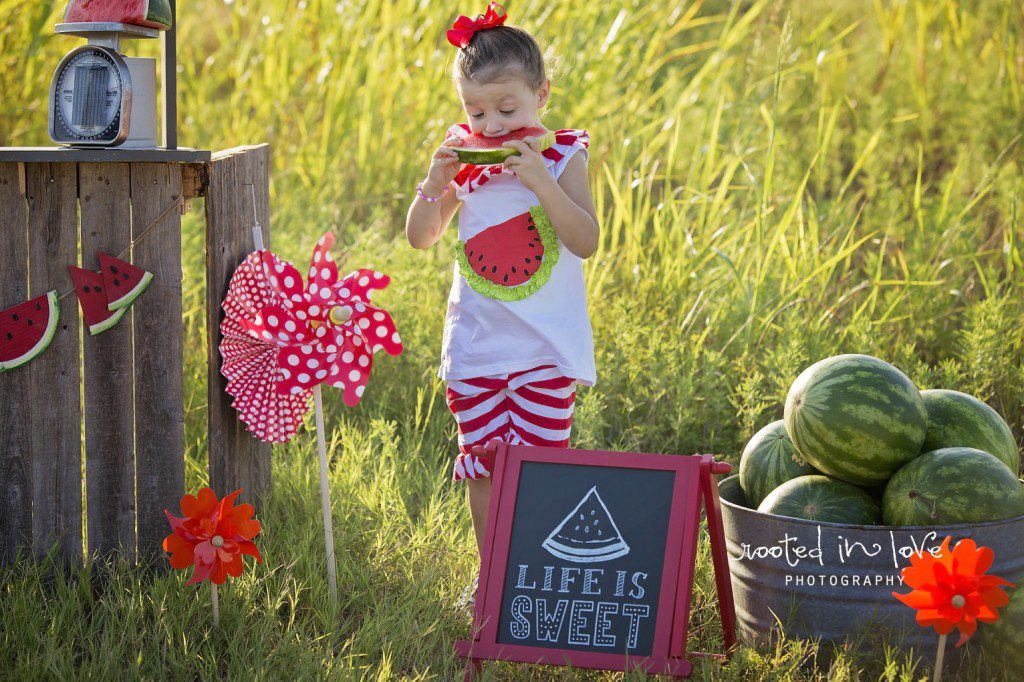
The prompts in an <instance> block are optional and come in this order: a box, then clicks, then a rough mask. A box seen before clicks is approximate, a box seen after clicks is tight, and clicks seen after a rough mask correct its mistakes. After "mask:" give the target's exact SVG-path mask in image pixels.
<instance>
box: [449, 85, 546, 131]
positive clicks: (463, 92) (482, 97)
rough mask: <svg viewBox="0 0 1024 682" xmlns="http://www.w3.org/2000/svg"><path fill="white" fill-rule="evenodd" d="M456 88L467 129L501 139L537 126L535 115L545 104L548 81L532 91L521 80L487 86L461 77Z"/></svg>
mask: <svg viewBox="0 0 1024 682" xmlns="http://www.w3.org/2000/svg"><path fill="white" fill-rule="evenodd" d="M455 88H456V89H457V90H458V91H459V97H461V98H462V106H463V108H464V109H465V110H466V116H467V120H468V121H469V128H470V130H472V131H473V132H474V133H476V134H478V135H484V136H486V137H501V136H502V135H507V134H508V133H511V132H512V131H514V130H518V129H519V128H523V127H526V126H539V125H540V119H539V117H538V115H537V114H538V112H539V111H540V109H542V108H543V107H544V105H545V104H546V103H547V101H548V93H549V92H550V89H551V82H550V81H544V84H543V85H541V86H540V88H538V89H536V90H535V89H533V88H532V87H531V86H530V84H529V83H527V82H526V81H525V80H523V79H522V78H515V77H510V78H508V79H506V80H501V81H493V82H489V83H481V82H478V81H474V80H470V79H468V78H460V79H459V80H457V81H456V83H455Z"/></svg>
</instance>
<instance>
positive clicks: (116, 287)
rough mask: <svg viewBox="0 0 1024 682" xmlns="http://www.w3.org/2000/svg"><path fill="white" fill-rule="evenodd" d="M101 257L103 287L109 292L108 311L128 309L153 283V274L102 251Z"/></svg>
mask: <svg viewBox="0 0 1024 682" xmlns="http://www.w3.org/2000/svg"><path fill="white" fill-rule="evenodd" d="M99 255H100V273H102V275H103V286H104V287H105V288H106V290H107V291H106V294H107V309H108V310H120V309H121V308H127V307H128V306H130V305H131V304H132V303H134V302H135V299H137V298H138V297H139V296H140V295H141V294H142V292H143V291H145V290H146V287H148V286H149V283H150V282H152V281H153V273H151V272H146V271H145V270H143V269H142V268H137V267H135V266H134V265H132V264H131V263H125V262H124V261H123V260H118V259H117V258H114V257H113V256H108V255H107V254H105V253H103V252H102V251H101V252H100V254H99Z"/></svg>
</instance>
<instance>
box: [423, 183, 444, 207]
mask: <svg viewBox="0 0 1024 682" xmlns="http://www.w3.org/2000/svg"><path fill="white" fill-rule="evenodd" d="M423 182H426V181H421V182H420V184H418V185H416V196H418V197H419V198H420V199H423V201H425V202H427V203H428V204H433V203H434V202H436V201H437V200H438V199H440V198H441V197H443V196H444V195H445V194H447V193H448V185H445V186H444V189H443V190H441V193H440V194H438V195H437V196H436V197H428V196H427V195H426V194H424V193H423Z"/></svg>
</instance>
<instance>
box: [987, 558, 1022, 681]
mask: <svg viewBox="0 0 1024 682" xmlns="http://www.w3.org/2000/svg"><path fill="white" fill-rule="evenodd" d="M1002 577H1005V578H1007V579H1009V576H1002ZM978 642H979V644H980V645H981V660H982V665H981V667H982V670H983V671H984V672H985V673H986V674H987V675H989V678H988V679H1006V680H1012V679H1020V678H1019V677H1012V676H1010V675H1008V674H1007V675H1006V676H1005V677H1002V676H1001V677H999V678H995V677H994V676H995V675H996V674H997V673H1003V674H1006V673H1014V674H1016V675H1021V674H1024V586H1021V585H1020V584H1019V581H1018V585H1017V588H1016V589H1014V590H1012V591H1011V592H1010V602H1009V603H1008V604H1007V605H1006V606H1005V607H1003V608H1002V609H999V620H997V621H996V622H994V623H981V624H979V626H978Z"/></svg>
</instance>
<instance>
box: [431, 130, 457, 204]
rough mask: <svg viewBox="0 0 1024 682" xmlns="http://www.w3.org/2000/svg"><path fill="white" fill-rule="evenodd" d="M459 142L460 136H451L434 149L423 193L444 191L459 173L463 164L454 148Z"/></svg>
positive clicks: (436, 193)
mask: <svg viewBox="0 0 1024 682" xmlns="http://www.w3.org/2000/svg"><path fill="white" fill-rule="evenodd" d="M458 143H459V138H457V137H449V138H448V139H447V140H445V141H444V142H443V143H441V146H440V147H438V148H437V149H436V150H434V154H433V156H431V157H430V169H429V170H428V171H427V178H426V180H424V181H423V193H424V194H426V195H427V196H437V195H438V194H440V193H441V192H443V191H444V188H445V187H447V186H448V183H450V182H451V181H452V180H454V179H455V176H456V175H457V174H458V172H459V169H460V168H461V167H462V164H460V163H459V155H458V154H456V153H455V150H454V149H452V147H454V146H455V145H457V144H458Z"/></svg>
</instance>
